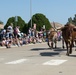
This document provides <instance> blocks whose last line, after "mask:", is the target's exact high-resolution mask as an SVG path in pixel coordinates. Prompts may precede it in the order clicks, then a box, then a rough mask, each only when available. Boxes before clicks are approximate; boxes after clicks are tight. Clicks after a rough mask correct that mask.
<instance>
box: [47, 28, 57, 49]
mask: <svg viewBox="0 0 76 75" xmlns="http://www.w3.org/2000/svg"><path fill="white" fill-rule="evenodd" d="M54 44H55V48H56V47H57V31H55V30H54V29H53V28H51V29H50V31H49V34H48V46H49V47H50V48H53V47H54Z"/></svg>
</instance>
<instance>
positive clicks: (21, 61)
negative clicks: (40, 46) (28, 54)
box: [5, 59, 27, 64]
mask: <svg viewBox="0 0 76 75" xmlns="http://www.w3.org/2000/svg"><path fill="white" fill-rule="evenodd" d="M26 60H27V59H19V60H15V61H11V62H7V63H5V64H19V63H23V62H24V61H26Z"/></svg>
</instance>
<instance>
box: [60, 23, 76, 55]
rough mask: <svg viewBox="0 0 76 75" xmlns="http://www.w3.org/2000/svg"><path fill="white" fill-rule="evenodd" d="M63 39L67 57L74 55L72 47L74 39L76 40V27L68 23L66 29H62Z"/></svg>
mask: <svg viewBox="0 0 76 75" xmlns="http://www.w3.org/2000/svg"><path fill="white" fill-rule="evenodd" d="M61 31H62V37H63V39H64V41H65V44H66V48H67V55H68V56H69V54H71V53H72V47H73V42H74V39H75V38H76V27H75V25H73V24H70V23H67V24H66V25H65V26H64V27H62V28H61Z"/></svg>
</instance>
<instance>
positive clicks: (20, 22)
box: [4, 16, 26, 31]
mask: <svg viewBox="0 0 76 75" xmlns="http://www.w3.org/2000/svg"><path fill="white" fill-rule="evenodd" d="M11 23H12V24H13V27H15V26H20V30H21V31H23V27H24V26H25V25H26V23H25V21H24V20H23V19H22V18H21V17H20V16H17V18H16V17H10V18H9V19H8V21H7V23H6V25H5V27H4V28H7V27H8V26H9V25H10V24H11Z"/></svg>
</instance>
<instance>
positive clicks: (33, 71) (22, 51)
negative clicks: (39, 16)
mask: <svg viewBox="0 0 76 75" xmlns="http://www.w3.org/2000/svg"><path fill="white" fill-rule="evenodd" d="M0 75H76V51H75V48H73V53H72V54H71V55H70V56H66V49H62V46H61V42H58V45H57V49H50V48H49V47H48V46H47V43H38V44H29V45H25V46H21V47H13V48H9V49H6V48H0Z"/></svg>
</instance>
